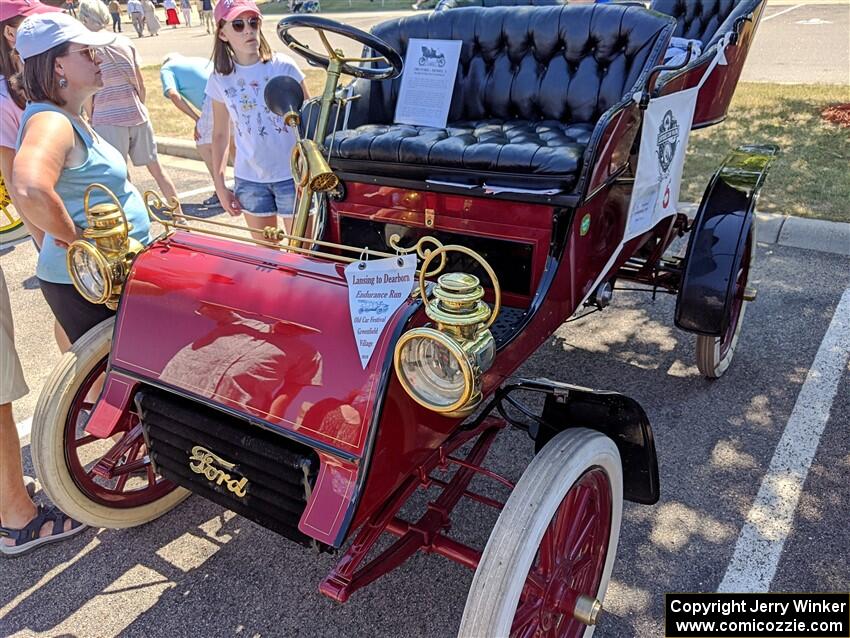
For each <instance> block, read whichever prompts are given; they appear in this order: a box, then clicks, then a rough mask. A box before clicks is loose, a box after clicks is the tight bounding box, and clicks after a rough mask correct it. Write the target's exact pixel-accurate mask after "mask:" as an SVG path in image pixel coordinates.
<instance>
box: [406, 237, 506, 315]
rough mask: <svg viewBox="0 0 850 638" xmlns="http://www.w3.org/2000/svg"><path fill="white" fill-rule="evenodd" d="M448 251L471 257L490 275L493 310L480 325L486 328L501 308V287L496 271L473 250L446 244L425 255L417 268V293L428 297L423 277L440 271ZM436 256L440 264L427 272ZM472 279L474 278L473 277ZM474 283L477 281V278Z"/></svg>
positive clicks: (424, 297) (425, 297)
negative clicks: (485, 321)
mask: <svg viewBox="0 0 850 638" xmlns="http://www.w3.org/2000/svg"><path fill="white" fill-rule="evenodd" d="M450 252H457V253H461V254H464V255H467V256H469V257H472V258H473V259H474V260H475V261H477V262H478V263H479V264H480V265H481V267H482V268H483V269H484V271H485V272H486V273H487V276H488V277H490V282H491V284H492V285H493V295H494V300H493V310H492V312H491V313H490V318H489V319H488V320H487V323H485V324H484V325H483V326H482V329H483V330H486V329H488V328H489V327H490V326H492V325H493V322H494V321H496V318H497V317H498V316H499V311H500V310H501V309H502V289H501V286H499V279H498V277H496V273H495V272H494V271H493V269H492V268H491V267H490V264H488V263H487V261H486V260H485V259H484V258H483V257H482V256H481V255H479V254H478V253H477V252H475V251H474V250H471V249H469V248H467V247H466V246H459V245H457V244H449V245H447V246H441V247H440V248H438V249H437V250H435V251H433V252H432V253H430V254H429V255H428V256H426V257H425V259H424V261H423V262H422V266H421V267H420V269H419V294H420V295H421V296H422V299H423V300H424V299H427V298H428V295H427V291H426V289H425V277H426V276H433V275H434V274H437V273H439V272H441V271H442V270H443V267H444V266H445V263H446V254H447V253H450ZM437 257H440V258H441V262H440V266H439V267H438V268H437V269H436V271H432V272H431V273H429V272H427V270H428V266H430V265H431V262H432V261H433V260H434V259H436V258H437ZM473 279H475V278H474V277H473ZM475 283H477V280H476V282H475Z"/></svg>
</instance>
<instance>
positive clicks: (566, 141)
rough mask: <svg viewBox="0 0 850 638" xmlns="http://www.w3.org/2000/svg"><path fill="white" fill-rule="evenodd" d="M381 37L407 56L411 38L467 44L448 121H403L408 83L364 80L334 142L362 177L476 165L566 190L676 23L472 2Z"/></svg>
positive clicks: (615, 11)
mask: <svg viewBox="0 0 850 638" xmlns="http://www.w3.org/2000/svg"><path fill="white" fill-rule="evenodd" d="M373 33H374V34H375V35H377V36H378V37H380V38H381V39H383V40H384V41H386V42H387V43H388V44H389V45H390V46H392V47H393V48H395V49H396V50H397V51H398V52H399V53H400V54H401V56H402V58H404V57H405V54H406V52H407V46H408V43H409V42H410V40H411V39H412V38H421V39H443V40H461V41H462V43H463V44H462V47H461V52H460V60H459V65H458V71H457V77H456V79H455V84H454V90H453V95H452V101H451V106H450V109H449V115H448V125H447V126H446V128H444V129H434V128H427V127H415V126H409V125H396V124H393V119H394V115H395V107H396V101H397V99H398V95H399V89H400V86H401V78H396V79H394V80H385V81H381V82H367V81H364V80H358V81H357V82H356V83H355V87H354V93H355V94H357V95H360V98H361V99H358V100H356V101H355V102H354V103H353V107H352V113H351V117H350V120H349V123H348V129H346V130H343V131H339V132H338V133H337V134H336V136H335V139H333V140H330V139H328V140H326V143H328V144H330V143H331V141H333V148H334V154H335V155H336V158H337V160H342V161H343V162H344V161H346V160H351V161H355V162H357V165H356V169H357V170H358V171H361V172H362V171H364V170H366V171H369V170H370V169H371V170H372V172H378V171H381V170H388V171H390V172H391V173H392V174H393V175H394V176H398V175H399V174H401V173H404V172H405V170H406V167H411V169H412V170H415V172H416V175H417V176H424V177H435V175H436V176H438V177H439V171H435V170H432V169H434V168H451V169H452V172H451V174H452V176H454V177H457V176H458V173H459V171H462V170H463V169H466V170H468V171H470V178H473V176H474V175H475V174H476V173H477V174H478V175H479V176H481V173H482V172H490V173H491V175H490V176H489V177H488V179H489V183H496V181H497V180H495V179H493V175H492V174H493V173H496V174H497V177H499V178H500V180H499V181H501V182H502V183H506V184H507V183H511V181H512V180H511V179H507V180H506V179H501V178H516V177H519V178H520V183H524V184H528V180H529V179H531V180H534V179H537V180H538V183H539V184H540V185H541V186H545V187H547V188H548V187H551V186H557V187H559V188H562V189H565V190H567V189H570V188H571V187H572V186H574V185H575V183H576V179H577V176H578V173H579V172H580V170H581V162H582V157H583V155H584V152H585V150H586V149H587V146H588V144H589V143H590V141H591V139H592V137H593V135H592V134H593V131H594V126H595V123H596V122H597V121H599V119H600V118H601V117H602V114H603V113H605V112H606V111H607V110H608V109H610V108H611V107H613V106H615V105H617V104H619V103H621V102H623V101H624V100H625V99H627V98H628V97H629V96H631V95H632V93H633V92H634V91H637V90H638V88H639V87H638V85H639V81H642V79H643V78H645V76H646V74H647V73H648V72H649V70H650V69H651V68H652V66H654V65H655V64H658V63H659V62H660V60H661V56H662V55H663V52H664V50H665V49H666V47H667V43H668V42H669V39H670V36H671V33H672V22H671V20H670V19H669V18H668V17H666V16H662V15H659V14H657V13H652V12H649V11H646V10H645V9H644V8H642V7H637V6H622V5H602V4H597V5H574V6H564V5H561V6H542V7H530V6H525V7H493V8H487V9H484V8H479V7H468V8H460V9H453V10H451V11H441V12H434V13H430V14H427V15H421V14H420V15H413V16H409V17H404V18H400V19H398V20H393V21H390V22H384V23H382V24H379V25H377V26H375V27H374V29H373ZM364 160H367V161H372V162H376V163H378V164H381V163H384V164H385V166H384V168H381V166H379V165H378V164H371V165H368V166H367V165H364V164H363V163H362V162H363V161H364ZM332 163H333V161H332ZM423 165H424V168H423ZM413 167H415V169H413ZM337 168H340V169H342V170H345V169H346V166H342V165H340V164H339V163H337ZM348 168H352V166H351V165H349V166H348ZM352 170H353V168H352ZM516 181H517V180H515V179H514V180H513V183H516ZM541 182H546V183H545V184H541Z"/></svg>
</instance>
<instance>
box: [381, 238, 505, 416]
mask: <svg viewBox="0 0 850 638" xmlns="http://www.w3.org/2000/svg"><path fill="white" fill-rule="evenodd" d="M450 251H452V252H461V253H464V254H466V255H469V256H471V257H473V258H474V259H476V260H477V261H478V262H479V263H480V264H481V265H482V266H483V268H484V270H485V271H486V272H487V274H488V275H489V277H490V279H491V281H492V284H493V290H494V292H495V301H494V305H493V310H492V311H491V310H490V307H489V306H488V305H487V304H486V303H484V301H483V300H482V298H483V297H484V289H483V288H482V287H481V285H480V283H479V281H478V278H477V277H475V276H474V275H470V274H466V273H459V272H453V273H446V274H444V275H441V276H440V277H439V278H438V279H437V285H436V286H435V288H434V291H433V295H432V298H431V299H428V298H427V293H426V290H425V274H426V272H427V271H428V266H429V264H430V263H431V261H433V260H434V258H436V257H438V256H440V255H441V254H445V253H446V252H450ZM419 291H420V294H421V295H422V299H424V300H426V301H427V305H426V306H425V314H426V315H427V316H428V318H429V319H431V320H432V321H433V322H434V326H435V327H424V328H414V329H413V330H409V331H407V332H405V333H404V334H403V335H402V336H401V338H400V339H399V341H398V343H397V344H396V348H395V356H394V364H395V370H396V374H397V375H398V378H399V381H401V385H402V387H404V389H405V391H406V392H407V393H408V394H409V395H410V396H411V398H413V400H414V401H416V402H417V403H419V404H420V405H423V406H425V407H426V408H428V409H430V410H433V411H435V412H439V413H441V414H445V415H446V416H466V415H468V414H470V413H471V412H473V411H474V410H475V408H476V407H477V406H478V404H479V403H480V402H481V375H483V374H484V373H485V372H486V371H487V370H489V369H490V367H491V366H492V365H493V361H494V359H495V357H496V341H495V339H494V338H493V334H492V333H491V332H490V326H491V325H492V324H493V322H494V321H495V320H496V317H497V316H498V314H499V309H500V308H501V292H500V289H499V282H498V280H497V278H496V274H495V273H494V272H493V270H492V268H490V266H489V264H487V262H486V261H485V260H484V259H483V258H482V257H481V256H480V255H478V254H477V253H476V252H474V251H472V250H470V249H468V248H466V247H464V246H444V247H442V248H439V249H438V250H435V251H433V252H432V253H430V254H429V255H428V257H427V258H426V259H425V261H424V262H423V263H422V268H421V270H420V273H419Z"/></svg>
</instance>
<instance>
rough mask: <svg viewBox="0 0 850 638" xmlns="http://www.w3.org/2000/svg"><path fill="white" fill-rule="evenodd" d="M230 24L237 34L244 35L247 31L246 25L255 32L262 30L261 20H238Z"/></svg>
mask: <svg viewBox="0 0 850 638" xmlns="http://www.w3.org/2000/svg"><path fill="white" fill-rule="evenodd" d="M230 24H231V26H232V27H233V30H234V31H236V33H242V32H243V31H244V30H245V25H246V24H247V25H248V26H249V27H251V28H252V29H253V30H254V31H257V30H258V29H259V28H260V19H259V18H248V19H247V20H243V19H242V18H236V19H235V20H233V21H232V22H231V23H230Z"/></svg>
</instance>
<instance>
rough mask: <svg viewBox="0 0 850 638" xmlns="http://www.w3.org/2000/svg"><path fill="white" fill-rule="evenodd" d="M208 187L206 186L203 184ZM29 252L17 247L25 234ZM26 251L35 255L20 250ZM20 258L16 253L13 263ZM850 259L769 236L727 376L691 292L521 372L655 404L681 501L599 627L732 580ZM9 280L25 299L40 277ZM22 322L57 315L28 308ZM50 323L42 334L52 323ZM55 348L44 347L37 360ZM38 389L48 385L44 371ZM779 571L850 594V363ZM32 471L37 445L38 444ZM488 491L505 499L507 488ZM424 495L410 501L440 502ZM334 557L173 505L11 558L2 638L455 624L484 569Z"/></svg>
mask: <svg viewBox="0 0 850 638" xmlns="http://www.w3.org/2000/svg"><path fill="white" fill-rule="evenodd" d="M197 197H198V198H201V197H202V196H201V195H198V196H197ZM16 251H18V248H16ZM13 255H14V257H15V259H14V260H13V263H14V262H18V261H26V260H27V259H26V256H27V253H26V252H23V251H22V252H16V253H13ZM9 257H10V255H4V256H3V260H4V267H6V263H8V262H9ZM849 265H850V261H848V259H847V258H846V257H841V256H838V255H831V254H827V253H819V252H812V251H804V250H798V249H794V248H789V247H783V246H778V245H770V244H761V245H760V247H759V250H758V254H757V259H756V261H755V265H754V272H753V283H754V284H755V285H756V286H757V287H758V289H759V296H758V301H757V302H756V303H755V304H753V305H751V306H750V309H749V310H748V312H747V317H746V325H745V327H744V330H743V334H742V337H741V341H740V344H739V349H738V353H737V355H736V358H735V361H734V362H733V365H732V368H731V369H730V371H729V372H728V373H727V376H725V377H724V378H723V379H721V380H719V381H717V382H708V381H705V380H704V379H702V378H700V376H699V375H698V372H697V370H696V368H695V365H694V363H693V361H694V340H693V337H692V336H690V335H688V334H685V333H682V332H679V331H678V330H676V329H675V328H673V327H672V315H673V299H672V298H670V297H668V296H661V297H659V298H658V299H657V300H656V301H655V302H652V301H651V299H650V297H649V296H648V295H645V294H640V293H618V295H617V296H616V297H615V301H614V304H613V306H612V307H611V308H610V309H608V310H606V311H605V312H604V313H602V314H600V313H597V314H594V315H591V316H589V317H587V318H584V319H581V320H579V321H576V322H573V323H569V324H565V325H564V326H562V328H560V329H559V330H558V331H557V333H556V334H555V335H554V336H553V337H552V338H551V339H549V340H548V341H547V342H546V343H545V344H544V345H543V346H542V347H541V348H540V349H539V351H538V352H537V353H536V354H535V355H534V356H533V357H532V358H531V359H529V361H528V362H527V363H526V364H525V365H524V366H523V368H522V370H521V371H520V374H523V375H529V376H531V375H535V376H538V375H539V376H548V377H552V378H557V379H561V380H564V381H569V382H575V383H580V384H582V385H587V386H590V387H597V388H608V389H615V390H618V391H621V392H623V393H625V394H627V395H629V396H632V397H634V398H635V399H636V400H638V401H639V402H640V403H641V405H642V406H644V408H645V409H646V410H647V414H648V416H649V419H650V421H651V423H652V426H653V430H654V433H655V437H656V445H657V449H658V454H659V465H660V473H661V486H662V498H661V501H660V502H659V503H658V504H657V505H655V506H651V507H647V506H637V505H631V504H627V505H626V508H625V512H624V518H623V529H622V536H621V539H620V548H619V551H618V557H617V562H616V564H615V569H614V574H613V578H612V583H611V586H610V588H609V592H608V598H607V600H606V605H605V606H606V610H607V611H606V613H605V615H604V616H603V620H602V623H601V626H600V628H599V633H598V634H597V635H600V636H616V637H624V638H629V637H632V636H658V635H661V634H662V628H661V627H662V620H663V607H662V605H663V593H664V592H667V591H709V592H710V591H714V590H715V589H716V588H717V587H718V585H719V583H720V581H721V579H722V578H723V575H724V572H725V570H726V567H727V564H728V563H729V561H730V558H731V556H732V553H733V549H734V547H735V543H736V539H737V538H738V535H739V532H740V530H741V528H742V525H743V523H744V520H745V517H746V515H747V512H748V510H749V508H750V506H751V504H752V502H753V499H754V498H755V495H756V492H757V491H758V489H759V484H760V482H761V480H762V477H763V476H764V475H765V472H766V471H767V467H768V465H769V463H770V460H771V457H772V455H773V453H774V450H775V448H776V447H777V444H778V441H779V439H780V437H781V435H782V433H783V430H784V429H785V427H786V423H787V422H788V420H789V417H790V415H791V413H792V410H793V408H794V406H795V401H796V399H797V396H798V394H799V392H800V390H801V386H802V384H803V382H804V380H805V378H806V374H807V372H808V371H809V368H810V366H811V365H812V361H813V359H814V357H815V352H816V351H817V350H818V348H819V346H820V344H821V341H822V339H823V338H824V333H825V331H826V330H827V326H828V325H829V324H830V321H831V319H832V317H833V314H834V312H835V309H836V304H837V303H838V299H839V298H840V297H841V295H842V294H843V293H844V291H845V290H847V289H848V286H850V268H848V266H849ZM14 272H15V273H17V274H15V275H13V276H10V275H9V274H8V270H7V277H9V278H10V285H11V286H12V291H13V292H12V296H13V299H12V303H13V306H14V307H15V308H16V309H17V308H19V307H20V305H19V304H20V301H21V298H22V296H26V295H30V294H33V293H34V292H37V291H29V290H25V289H23V288H22V287H21V285H20V284H21V281H19V277H20V276H21V275H22V274H23V272H24V269H23V268H19V269H18V270H15V271H14ZM16 319H17V320H18V327H19V330H23V331H27V330H34V329H33V328H32V327H31V326H32V324H36V326H37V328H40V329H42V330H43V324H42V325H41V326H38V324H39V321H38V317H37V316H36V315H34V314H29V315H27V316H24V317H22V316H21V314H17V316H16ZM37 328H36V329H37ZM49 361H50V359H49V358H45V359H35V360H34V359H32V358H30V360H29V362H28V363H27V364H26V373H27V376H28V378H29V379H30V381H31V382H32V375H33V371H34V369H40V368H42V367H46V366H47V365H48V364H49ZM33 386H34V390H37V386H36V385H35V384H33ZM828 413H829V418H828V419H827V421H826V428H825V432H824V434H823V438H822V441H821V444H820V446H819V447H818V451H817V454H816V456H815V459H814V463H813V464H812V468H811V471H810V472H809V475H808V480H807V481H806V482H805V486H804V490H803V494H802V497H801V500H800V505H799V508H798V512H797V518H796V522H795V526H794V528H793V531H792V533H791V535H790V537H789V538H788V540H787V542H786V544H785V551H784V554H783V556H782V560H781V561H780V563H779V568H778V571H777V573H776V577H775V579H774V583H773V587H772V589H774V590H785V591H800V590H812V591H829V590H846V589H847V583H848V582H850V550H849V549H848V548H850V530H848V526H847V524H846V521H847V503H848V502H850V483H848V481H847V480H846V477H847V474H848V470H850V438H848V437H850V431H848V427H847V425H848V422H850V368H848V367H847V365H846V359H845V366H844V372H843V375H842V380H841V382H840V385H839V391H838V395H837V397H836V398H835V400H834V402H833V403H832V405H831V412H829V409H828ZM24 443H25V445H24V450H23V451H24V455H25V459H26V461H27V465H28V466H29V447H28V445H27V443H28V442H27V441H26V440H25V441H24ZM531 453H532V450H531V444H530V442H529V441H528V439H527V438H526V436H525V435H524V434H522V433H519V432H509V433H506V434H505V435H503V436H502V437H501V439H500V440H499V441H498V442H497V445H496V447H495V449H494V451H493V453H492V454H491V457H490V464H491V467H493V468H494V469H496V470H498V471H500V472H503V473H504V474H505V475H506V476H507V477H509V478H512V479H516V478H518V477H519V476H520V474H521V472H522V471H523V469H524V467H525V466H526V465H527V463H528V460H529V459H530V457H531ZM477 487H483V488H484V490H485V492H486V493H489V494H491V495H494V496H495V495H500V496H504V495H503V494H502V493H501V491H500V490H499V489H498V488H489V487H487V486H486V485H483V484H482V485H479V486H477ZM424 496H425V495H424V494H418V495H417V497H416V498H415V499H414V503H413V504H412V505H411V506H410V507H409V508H407V513H408V514H409V513H411V512H412V511H414V510H416V511H418V509H419V508H421V507H422V505H423V502H424V500H423V499H424ZM454 521H455V526H454V527H453V531H452V534H453V535H455V536H456V537H458V538H463V539H464V540H466V541H468V542H471V543H475V544H478V545H483V544H484V542H486V538H487V535H488V533H489V529H490V527H491V524H492V515H491V514H490V513H489V512H487V511H485V510H484V508H481V507H479V506H475V505H470V506H465V507H461V508H459V509H458V511H457V512H456V516H455V518H454ZM333 563H334V558H333V557H331V556H328V555H321V556H316V555H313V554H312V553H311V552H310V551H307V550H304V549H302V548H300V547H297V546H294V545H291V544H289V543H288V542H287V541H286V540H285V539H282V538H280V537H278V536H276V535H275V534H273V533H272V532H269V531H266V530H265V529H262V528H260V527H258V526H256V525H254V524H252V523H250V522H248V521H246V520H244V519H242V518H240V517H235V516H233V515H232V514H230V513H228V512H224V511H223V510H222V509H221V508H220V507H218V506H215V505H213V504H211V503H209V502H207V501H204V500H202V499H200V498H198V497H192V498H190V499H189V500H188V501H187V502H185V503H184V504H183V505H181V506H179V507H178V508H177V509H176V510H174V511H173V512H171V513H169V514H168V515H166V516H164V517H163V518H161V519H159V520H157V521H155V522H153V523H151V524H148V525H145V526H143V527H139V528H135V529H128V530H91V531H88V532H86V533H85V534H83V535H82V536H81V537H79V538H77V539H74V540H72V541H69V542H67V543H64V544H62V545H57V546H54V547H52V548H48V549H44V550H41V551H39V552H37V553H35V554H33V555H32V556H31V557H30V558H26V559H17V560H9V561H5V562H3V563H2V568H0V633H2V635H15V636H17V635H21V636H30V635H46V636H59V635H73V636H80V637H89V636H91V637H101V636H117V635H121V636H140V637H141V636H145V637H147V636H173V635H203V636H295V635H297V636H316V637H320V636H329V635H344V636H350V637H360V636H363V637H369V638H371V637H373V636H380V637H384V636H387V637H390V636H391V637H393V638H396V637H402V636H424V637H428V638H435V637H443V636H445V637H450V636H453V635H454V633H455V631H456V628H457V626H458V623H459V620H460V615H461V613H462V610H463V605H464V601H465V598H466V593H467V588H468V586H469V583H470V580H471V572H469V571H467V570H466V569H464V568H462V567H459V566H457V565H455V564H452V563H450V562H448V561H446V560H444V559H442V558H439V557H433V556H417V557H414V558H413V559H412V560H411V561H409V562H408V563H407V564H405V565H404V566H403V567H402V568H400V569H399V570H397V571H396V572H393V573H392V574H390V575H389V576H387V577H385V578H384V579H382V580H379V581H378V582H376V583H375V584H374V585H372V586H370V587H369V588H367V589H365V590H362V591H360V592H357V593H356V594H355V595H354V596H353V597H352V599H351V600H350V601H349V602H348V603H347V604H345V605H339V604H336V603H333V602H331V601H329V600H327V599H325V598H324V597H322V596H321V595H319V594H318V592H317V585H318V583H319V581H320V580H321V578H322V577H323V576H324V575H325V574H326V573H327V572H328V571H329V570H330V568H331V567H332V565H333Z"/></svg>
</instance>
